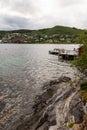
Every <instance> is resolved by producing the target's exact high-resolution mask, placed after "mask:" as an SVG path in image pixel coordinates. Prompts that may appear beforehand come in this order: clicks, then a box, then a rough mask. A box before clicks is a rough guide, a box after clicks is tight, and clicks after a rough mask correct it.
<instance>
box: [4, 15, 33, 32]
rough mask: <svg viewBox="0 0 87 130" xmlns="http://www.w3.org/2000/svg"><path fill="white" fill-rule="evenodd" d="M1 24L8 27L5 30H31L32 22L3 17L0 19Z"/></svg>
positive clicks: (21, 18) (19, 18) (16, 17)
mask: <svg viewBox="0 0 87 130" xmlns="http://www.w3.org/2000/svg"><path fill="white" fill-rule="evenodd" d="M2 22H3V24H4V25H8V26H7V27H8V28H7V29H8V30H9V29H20V28H21V29H25V28H26V29H28V28H32V26H33V25H32V20H28V19H26V18H23V17H18V16H4V17H3V18H2ZM3 29H4V28H3Z"/></svg>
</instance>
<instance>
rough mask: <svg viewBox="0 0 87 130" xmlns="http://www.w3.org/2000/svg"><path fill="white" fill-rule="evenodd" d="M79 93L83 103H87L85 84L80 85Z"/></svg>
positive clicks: (86, 84) (86, 87)
mask: <svg viewBox="0 0 87 130" xmlns="http://www.w3.org/2000/svg"><path fill="white" fill-rule="evenodd" d="M80 93H81V96H82V100H83V102H87V82H84V83H82V84H81V86H80Z"/></svg>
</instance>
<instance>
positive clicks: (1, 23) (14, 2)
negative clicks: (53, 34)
mask: <svg viewBox="0 0 87 130" xmlns="http://www.w3.org/2000/svg"><path fill="white" fill-rule="evenodd" d="M55 25H63V26H71V27H77V28H83V29H87V0H0V30H3V29H4V30H12V29H41V28H47V27H52V26H55Z"/></svg>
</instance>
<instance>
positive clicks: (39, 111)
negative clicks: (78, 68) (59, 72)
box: [0, 75, 87, 130]
mask: <svg viewBox="0 0 87 130" xmlns="http://www.w3.org/2000/svg"><path fill="white" fill-rule="evenodd" d="M83 80H84V81H87V79H86V76H84V77H83V76H80V75H78V76H77V75H76V77H74V79H73V80H72V78H70V77H67V76H61V77H60V78H58V79H56V80H51V81H50V82H47V83H45V84H44V85H43V87H42V91H41V93H39V94H38V95H36V96H35V99H34V102H33V105H32V111H30V112H29V114H26V115H24V116H23V115H22V116H20V118H19V119H18V120H17V121H16V118H14V119H13V118H12V121H13V123H12V125H10V120H8V118H7V117H8V115H9V114H10V112H11V111H10V110H9V111H8V112H6V113H5V115H6V116H4V117H3V116H2V117H0V130H87V103H84V102H83V101H82V97H81V95H80V92H79V91H80V84H81V82H83ZM4 107H5V104H4V102H1V101H0V113H2V114H3V109H4ZM18 110H19V109H18ZM12 112H13V113H14V115H15V111H14V110H13V111H12ZM16 115H17V114H16ZM14 117H16V116H14ZM9 119H10V118H9ZM9 125H10V126H9ZM7 126H9V127H7Z"/></svg>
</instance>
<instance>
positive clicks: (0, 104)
mask: <svg viewBox="0 0 87 130" xmlns="http://www.w3.org/2000/svg"><path fill="white" fill-rule="evenodd" d="M5 106H6V103H5V102H1V101H0V112H1V111H2V110H3V109H4V108H5Z"/></svg>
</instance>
